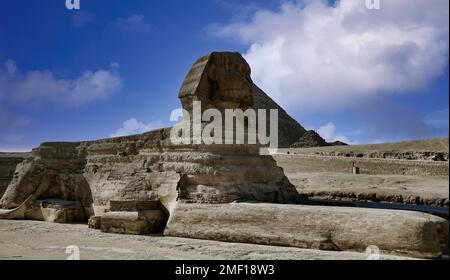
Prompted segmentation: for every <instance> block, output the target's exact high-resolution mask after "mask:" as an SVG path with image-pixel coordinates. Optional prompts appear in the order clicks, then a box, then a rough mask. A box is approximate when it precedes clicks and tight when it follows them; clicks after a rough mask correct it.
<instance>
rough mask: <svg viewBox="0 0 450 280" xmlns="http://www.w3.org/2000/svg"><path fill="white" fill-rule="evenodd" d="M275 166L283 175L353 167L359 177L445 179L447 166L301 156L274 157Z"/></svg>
mask: <svg viewBox="0 0 450 280" xmlns="http://www.w3.org/2000/svg"><path fill="white" fill-rule="evenodd" d="M274 158H275V160H276V161H277V164H278V165H279V166H281V167H282V168H283V169H284V170H285V171H286V172H288V173H291V172H341V173H351V172H352V166H353V163H355V165H356V166H358V167H359V168H360V172H361V174H369V175H384V174H386V175H415V176H436V177H447V176H448V167H449V165H448V162H434V161H413V160H387V159H369V158H346V157H333V156H315V155H300V154H296V155H294V154H289V155H287V154H277V155H275V156H274Z"/></svg>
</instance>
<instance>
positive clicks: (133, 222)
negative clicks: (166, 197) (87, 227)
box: [100, 210, 166, 234]
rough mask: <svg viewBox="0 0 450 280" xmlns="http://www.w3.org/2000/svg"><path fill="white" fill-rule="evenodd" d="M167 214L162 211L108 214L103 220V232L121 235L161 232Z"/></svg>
mask: <svg viewBox="0 0 450 280" xmlns="http://www.w3.org/2000/svg"><path fill="white" fill-rule="evenodd" d="M165 221H166V219H165V214H164V213H163V212H162V211H160V210H143V211H133V212H108V213H105V214H104V215H103V216H102V218H101V226H100V228H101V231H102V232H110V233H121V234H149V233H155V232H161V231H162V230H163V228H164V225H165V223H164V222H165Z"/></svg>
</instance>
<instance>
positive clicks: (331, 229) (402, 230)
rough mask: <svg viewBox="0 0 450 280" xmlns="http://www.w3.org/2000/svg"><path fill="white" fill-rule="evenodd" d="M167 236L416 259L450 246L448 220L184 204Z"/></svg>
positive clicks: (354, 210)
mask: <svg viewBox="0 0 450 280" xmlns="http://www.w3.org/2000/svg"><path fill="white" fill-rule="evenodd" d="M164 234H165V235H167V236H177V237H188V238H198V239H209V240H218V241H229V242H245V243H257V244H266V245H278V246H292V247H300V248H316V249H325V250H353V251H365V250H366V248H367V247H368V246H371V245H374V246H377V247H379V248H380V250H382V251H384V252H386V253H392V254H397V255H406V256H411V257H418V258H438V257H440V256H441V254H442V250H441V245H444V247H445V246H447V247H448V239H447V238H446V237H445V236H448V221H447V220H445V219H441V218H439V217H435V216H432V215H428V214H424V213H419V212H410V211H394V210H380V209H360V208H346V207H324V206H305V205H282V204H266V203H254V204H250V203H231V204H215V205H203V204H184V203H181V204H178V205H177V208H176V209H175V211H174V214H173V215H172V216H171V217H170V219H169V222H168V225H167V227H166V230H165V231H164ZM441 242H443V243H445V242H446V243H447V244H441Z"/></svg>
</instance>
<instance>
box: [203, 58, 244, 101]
mask: <svg viewBox="0 0 450 280" xmlns="http://www.w3.org/2000/svg"><path fill="white" fill-rule="evenodd" d="M212 69H213V70H212V73H213V75H212V79H211V81H212V82H213V83H214V86H213V92H212V100H213V102H214V103H215V105H216V106H217V108H218V109H236V108H249V107H252V106H253V87H252V85H253V83H252V80H251V78H250V66H249V65H248V64H247V62H246V61H245V60H244V59H243V58H242V56H241V55H239V54H235V55H229V56H220V55H218V56H216V57H214V61H213V66H212Z"/></svg>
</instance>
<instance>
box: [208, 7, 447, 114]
mask: <svg viewBox="0 0 450 280" xmlns="http://www.w3.org/2000/svg"><path fill="white" fill-rule="evenodd" d="M365 2H366V1H365V0H341V1H340V2H337V3H336V5H335V6H334V7H332V6H329V5H327V4H326V1H320V0H308V1H298V2H295V1H293V2H292V1H290V2H287V3H285V4H283V5H282V6H281V8H280V10H279V11H276V12H273V11H267V10H260V11H258V12H256V13H255V14H254V16H253V17H252V18H251V20H250V21H249V22H238V23H233V24H229V25H226V26H219V27H218V26H217V25H216V26H215V27H213V28H212V29H214V32H215V33H216V34H218V36H221V37H229V38H237V39H239V40H240V41H242V42H243V43H247V44H249V45H250V48H249V50H248V51H247V53H246V54H245V58H246V59H247V61H248V62H249V64H250V65H251V67H252V71H253V73H252V76H253V80H254V81H255V82H256V83H257V84H258V85H260V86H261V87H262V88H263V89H264V90H265V91H267V92H268V93H270V94H271V95H272V97H273V98H274V99H275V100H276V101H278V102H279V103H281V105H283V106H287V107H290V108H292V109H294V108H295V109H297V110H302V111H305V110H317V109H323V110H330V109H343V108H351V107H356V106H358V105H359V104H360V103H361V102H362V101H367V100H371V99H373V98H376V97H379V96H384V95H386V94H398V92H401V91H415V90H418V89H420V88H422V87H423V86H425V85H427V84H428V83H429V82H431V81H432V80H433V79H435V78H436V77H438V76H439V75H441V74H442V72H443V70H444V68H445V66H446V65H447V63H448V48H449V45H448V37H449V35H448V32H449V29H448V26H449V23H448V22H449V13H448V7H449V1H448V0H430V1H423V0H395V1H382V6H381V10H369V9H367V8H366V6H365ZM210 30H211V28H210Z"/></svg>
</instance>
